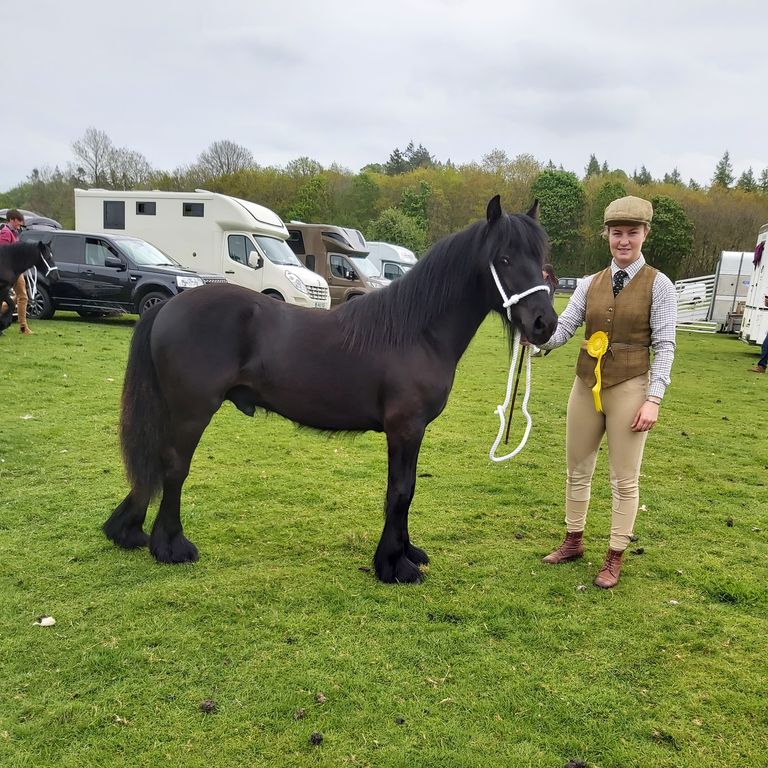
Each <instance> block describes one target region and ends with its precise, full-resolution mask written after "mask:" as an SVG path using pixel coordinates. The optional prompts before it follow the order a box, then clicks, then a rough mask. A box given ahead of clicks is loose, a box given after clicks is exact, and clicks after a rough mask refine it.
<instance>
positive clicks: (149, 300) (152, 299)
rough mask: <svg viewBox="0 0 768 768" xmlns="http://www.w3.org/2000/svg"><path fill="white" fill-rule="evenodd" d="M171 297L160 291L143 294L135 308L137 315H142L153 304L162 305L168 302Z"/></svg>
mask: <svg viewBox="0 0 768 768" xmlns="http://www.w3.org/2000/svg"><path fill="white" fill-rule="evenodd" d="M170 298H171V297H170V296H169V295H168V294H167V293H162V292H160V291H150V292H149V293H145V294H144V295H143V296H142V297H141V298H140V299H139V304H138V307H137V310H138V313H139V315H143V314H144V313H145V312H146V311H147V310H148V309H149V308H150V307H154V306H155V304H162V303H163V302H165V301H168V299H170Z"/></svg>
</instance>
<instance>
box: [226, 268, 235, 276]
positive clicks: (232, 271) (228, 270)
mask: <svg viewBox="0 0 768 768" xmlns="http://www.w3.org/2000/svg"><path fill="white" fill-rule="evenodd" d="M224 274H225V275H234V274H235V270H234V269H226V270H224Z"/></svg>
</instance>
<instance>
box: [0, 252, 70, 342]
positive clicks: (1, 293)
mask: <svg viewBox="0 0 768 768" xmlns="http://www.w3.org/2000/svg"><path fill="white" fill-rule="evenodd" d="M30 267H37V269H39V270H40V271H42V272H43V274H45V275H46V277H47V278H48V279H49V280H50V281H51V282H52V283H53V282H56V280H58V279H59V271H58V267H57V266H56V264H55V262H54V260H53V254H52V252H51V244H50V242H47V243H44V242H42V241H40V242H23V243H22V242H19V243H12V244H11V245H3V246H0V333H2V332H3V331H4V330H5V329H6V328H8V326H9V325H10V324H11V322H13V313H14V311H15V310H16V304H15V303H14V301H13V299H12V298H11V288H13V286H14V285H15V283H16V280H18V278H19V275H20V274H22V273H23V272H26V271H27V270H28V269H29V268H30ZM3 302H5V304H6V306H7V309H6V311H5V312H3V311H2V307H3Z"/></svg>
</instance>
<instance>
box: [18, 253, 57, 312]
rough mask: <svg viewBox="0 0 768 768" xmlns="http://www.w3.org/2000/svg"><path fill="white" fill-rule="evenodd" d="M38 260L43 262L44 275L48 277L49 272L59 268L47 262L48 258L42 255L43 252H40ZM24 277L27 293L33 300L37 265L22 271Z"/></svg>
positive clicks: (35, 290) (35, 288) (35, 294)
mask: <svg viewBox="0 0 768 768" xmlns="http://www.w3.org/2000/svg"><path fill="white" fill-rule="evenodd" d="M40 260H41V261H42V262H43V264H45V276H46V277H48V275H50V274H51V272H53V271H54V270H56V271H57V272H58V270H59V268H58V267H57V266H56V265H55V264H53V263H51V264H49V263H48V260H47V259H46V258H45V256H43V254H42V253H41V254H40ZM24 279H25V280H26V282H27V295H28V296H29V298H30V299H32V300H33V301H34V299H35V296H37V267H30V268H29V269H28V270H27V271H26V272H25V273H24Z"/></svg>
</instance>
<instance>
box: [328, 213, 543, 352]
mask: <svg viewBox="0 0 768 768" xmlns="http://www.w3.org/2000/svg"><path fill="white" fill-rule="evenodd" d="M489 237H494V238H497V239H498V243H499V244H503V243H506V244H507V245H508V247H509V251H510V255H514V254H516V253H517V252H518V251H520V250H521V249H524V250H526V251H529V252H531V251H532V252H533V253H537V254H539V256H540V261H541V263H542V264H543V262H544V254H545V253H546V248H547V242H546V236H545V235H544V232H543V230H542V229H541V228H540V227H538V226H536V225H535V224H534V222H533V220H532V219H529V218H528V217H527V216H525V215H523V214H509V215H505V216H502V217H501V218H500V219H499V220H498V221H496V222H495V223H494V224H493V225H492V226H489V225H488V224H486V223H485V222H477V223H476V224H472V225H471V226H469V227H467V228H466V229H464V230H462V231H461V232H458V233H456V234H453V235H448V236H447V237H445V238H443V239H442V240H440V241H439V242H438V243H436V244H435V245H434V246H433V247H432V248H431V249H430V250H429V252H428V253H427V255H426V256H424V257H422V258H421V259H420V260H419V262H418V263H417V264H416V265H415V266H414V267H413V269H411V270H409V271H408V273H407V274H406V275H404V276H403V277H401V278H398V279H397V280H395V281H394V282H393V283H391V284H390V285H388V286H386V287H385V288H380V289H379V290H376V291H373V292H371V293H368V294H366V295H364V296H359V297H357V298H355V299H353V300H351V301H347V302H345V303H344V304H341V305H340V306H338V307H337V308H336V309H334V310H333V312H334V314H335V315H336V318H337V320H338V322H339V325H340V326H341V328H342V331H343V332H344V341H345V346H346V347H347V348H348V349H349V350H361V349H369V348H371V347H385V348H399V347H404V346H408V345H410V344H412V343H414V342H415V341H416V339H417V338H418V337H419V336H420V335H421V334H422V333H423V331H424V330H425V329H426V328H428V327H429V326H430V325H433V324H434V323H435V321H436V320H437V319H438V318H439V317H440V316H441V315H443V314H444V313H445V312H446V311H448V310H450V309H451V308H452V307H454V306H455V305H456V304H457V303H458V302H459V301H461V299H462V298H463V296H464V294H465V293H466V291H467V290H468V289H477V287H478V278H479V277H480V275H481V270H482V269H483V268H488V267H489V264H488V263H486V262H484V261H483V263H480V254H481V252H482V250H483V246H484V245H485V243H486V241H487V240H488V238H489ZM490 256H491V252H488V253H487V254H486V258H490Z"/></svg>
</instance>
